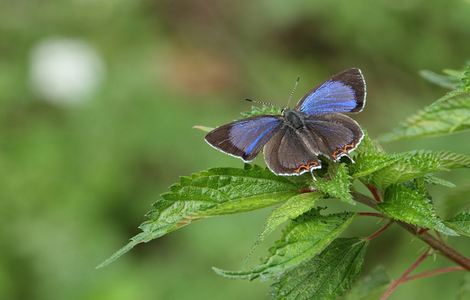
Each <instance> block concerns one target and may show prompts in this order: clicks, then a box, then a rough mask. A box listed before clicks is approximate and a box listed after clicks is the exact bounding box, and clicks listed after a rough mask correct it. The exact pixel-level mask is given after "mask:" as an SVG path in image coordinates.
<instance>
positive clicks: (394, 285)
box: [380, 248, 430, 300]
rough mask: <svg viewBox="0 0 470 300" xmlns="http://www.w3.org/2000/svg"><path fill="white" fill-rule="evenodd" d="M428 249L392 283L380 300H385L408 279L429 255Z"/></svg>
mask: <svg viewBox="0 0 470 300" xmlns="http://www.w3.org/2000/svg"><path fill="white" fill-rule="evenodd" d="M429 251H430V248H429V249H427V250H426V251H425V252H424V253H423V254H421V255H420V256H419V257H418V259H417V260H416V261H415V262H414V263H413V264H412V265H411V266H410V267H409V268H408V269H406V271H405V272H404V273H403V274H402V275H401V276H400V278H398V279H397V280H395V281H393V282H392V284H391V285H390V287H389V288H388V289H387V290H386V291H385V293H384V294H383V295H382V297H380V300H387V299H388V297H390V295H392V293H393V292H394V291H395V290H396V288H397V287H398V286H399V285H400V284H402V283H404V282H405V281H406V279H407V277H408V275H409V274H410V273H411V272H413V271H414V270H415V269H416V268H417V267H418V266H419V265H420V264H421V263H422V262H423V261H424V260H425V259H426V257H428V255H429Z"/></svg>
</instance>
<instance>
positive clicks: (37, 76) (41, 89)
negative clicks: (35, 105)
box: [30, 39, 104, 104]
mask: <svg viewBox="0 0 470 300" xmlns="http://www.w3.org/2000/svg"><path fill="white" fill-rule="evenodd" d="M103 76H104V64H103V61H102V59H101V58H100V57H99V55H98V54H97V53H96V51H95V50H94V49H93V48H92V47H91V46H90V45H89V44H88V43H86V42H84V41H81V40H75V39H47V40H43V41H41V42H40V43H39V44H37V45H36V46H34V47H33V49H32V51H31V69H30V79H31V85H32V88H33V89H34V91H35V92H36V93H37V94H38V95H39V96H41V97H42V98H44V99H45V100H48V101H51V102H54V103H65V104H68V103H79V102H82V101H84V100H86V99H87V97H88V96H90V94H91V93H92V92H93V91H94V90H96V88H97V87H98V85H99V84H100V82H101V80H102V78H103Z"/></svg>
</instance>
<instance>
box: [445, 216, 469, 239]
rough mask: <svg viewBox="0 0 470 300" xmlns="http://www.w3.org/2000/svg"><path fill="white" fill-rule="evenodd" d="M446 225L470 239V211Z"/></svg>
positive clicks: (447, 222) (448, 221)
mask: <svg viewBox="0 0 470 300" xmlns="http://www.w3.org/2000/svg"><path fill="white" fill-rule="evenodd" d="M445 223H446V225H447V226H449V227H450V228H452V229H454V230H455V231H457V232H458V233H459V234H461V235H465V236H468V237H470V211H464V212H461V213H459V214H457V215H456V216H454V217H453V218H451V219H450V220H447V221H446V222H445Z"/></svg>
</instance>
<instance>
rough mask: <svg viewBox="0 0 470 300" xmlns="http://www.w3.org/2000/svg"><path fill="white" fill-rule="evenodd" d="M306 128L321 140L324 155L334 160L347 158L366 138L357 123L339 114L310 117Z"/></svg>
mask: <svg viewBox="0 0 470 300" xmlns="http://www.w3.org/2000/svg"><path fill="white" fill-rule="evenodd" d="M305 126H306V128H307V130H309V131H310V132H313V133H314V134H315V135H317V136H319V137H320V138H321V140H322V141H323V142H324V146H325V147H324V148H323V149H322V153H323V154H325V155H327V156H328V157H329V158H331V159H333V160H339V159H340V158H341V157H342V156H347V155H348V153H349V152H351V151H353V150H354V149H356V148H357V146H358V145H359V144H360V142H361V141H362V138H363V137H364V133H363V131H362V129H361V127H360V126H359V124H357V123H356V121H354V120H353V119H351V118H350V117H348V116H346V115H343V114H339V113H333V114H325V115H318V116H310V117H308V118H307V119H306V122H305Z"/></svg>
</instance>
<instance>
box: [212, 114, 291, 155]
mask: <svg viewBox="0 0 470 300" xmlns="http://www.w3.org/2000/svg"><path fill="white" fill-rule="evenodd" d="M281 124H282V120H281V118H280V117H277V116H268V115H265V116H255V117H251V118H247V119H243V120H239V121H235V122H232V123H229V124H226V125H223V126H220V127H217V128H216V129H214V130H212V131H211V132H209V133H208V134H207V135H206V137H205V140H206V142H207V143H208V144H209V145H211V146H212V147H214V148H216V149H217V150H220V151H222V152H224V153H227V154H230V155H233V156H235V157H238V158H241V159H242V160H243V161H245V162H249V161H251V160H253V159H254V158H255V157H256V155H257V154H258V152H259V151H260V150H261V149H262V148H263V146H264V145H265V144H266V143H267V142H268V141H269V139H270V138H271V137H272V136H273V135H274V134H275V132H276V130H277V129H278V128H279V127H280V126H281Z"/></svg>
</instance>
